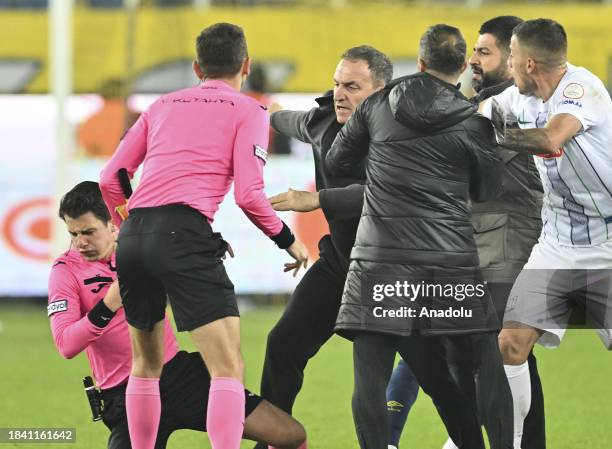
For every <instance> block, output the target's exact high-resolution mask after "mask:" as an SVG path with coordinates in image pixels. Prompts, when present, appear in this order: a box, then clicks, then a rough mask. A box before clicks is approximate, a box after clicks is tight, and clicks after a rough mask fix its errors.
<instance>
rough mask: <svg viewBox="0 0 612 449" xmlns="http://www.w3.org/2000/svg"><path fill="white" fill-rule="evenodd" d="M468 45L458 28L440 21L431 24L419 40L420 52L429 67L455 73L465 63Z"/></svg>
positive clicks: (450, 73)
mask: <svg viewBox="0 0 612 449" xmlns="http://www.w3.org/2000/svg"><path fill="white" fill-rule="evenodd" d="M466 51H467V47H466V44H465V39H464V38H463V35H462V34H461V31H459V29H458V28H455V27H454V26H450V25H446V24H443V23H439V24H437V25H433V26H430V27H429V28H428V29H427V31H425V33H423V36H421V40H420V42H419V53H420V57H421V59H422V60H423V61H424V62H425V64H426V65H427V68H428V69H431V70H435V71H437V72H440V73H443V74H445V75H455V74H457V73H459V72H460V71H461V67H462V66H463V64H464V63H465V55H466Z"/></svg>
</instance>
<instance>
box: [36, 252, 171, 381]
mask: <svg viewBox="0 0 612 449" xmlns="http://www.w3.org/2000/svg"><path fill="white" fill-rule="evenodd" d="M114 264H115V256H114V254H113V256H112V258H111V260H107V261H96V262H88V261H86V260H85V259H83V257H81V255H80V254H79V252H78V251H77V250H74V249H72V250H70V251H68V252H66V253H64V254H63V255H62V256H60V257H58V258H57V259H56V260H55V262H54V263H53V268H51V275H50V277H49V305H48V307H47V313H48V315H49V319H50V321H51V332H52V334H53V340H54V342H55V346H56V347H57V350H58V351H59V353H60V354H61V355H62V356H64V357H66V358H67V359H70V358H72V357H74V356H75V355H77V354H79V353H80V352H81V351H83V350H85V352H86V354H87V358H88V359H89V365H90V366H91V370H92V371H93V375H94V377H95V378H96V383H97V384H98V386H99V387H100V388H105V389H106V388H111V387H114V386H117V385H120V384H122V383H125V382H127V378H128V376H129V375H130V370H131V367H132V348H131V345H130V335H129V332H128V327H127V322H126V320H125V312H124V311H123V308H121V309H119V310H118V311H117V313H116V315H115V316H114V317H113V318H112V319H111V321H110V323H109V324H108V325H107V326H106V327H102V328H100V327H97V326H95V325H94V324H93V323H92V322H91V321H89V318H88V317H87V312H89V311H90V310H91V309H92V308H93V307H94V306H95V305H96V304H97V303H98V302H99V301H100V300H101V299H102V298H104V296H105V295H106V291H107V290H108V287H109V285H110V284H111V283H112V282H113V281H115V280H116V279H117V272H116V271H115V266H114ZM164 325H165V328H164V363H166V362H168V361H169V360H170V359H172V357H174V356H175V355H176V353H177V351H178V344H177V342H176V338H175V337H174V333H173V331H172V327H171V326H170V322H169V321H168V318H166V319H165V323H164Z"/></svg>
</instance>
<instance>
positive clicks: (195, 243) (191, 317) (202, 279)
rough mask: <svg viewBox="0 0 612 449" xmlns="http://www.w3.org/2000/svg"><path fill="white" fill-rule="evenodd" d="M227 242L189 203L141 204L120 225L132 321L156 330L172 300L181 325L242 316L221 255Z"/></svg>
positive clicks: (122, 276)
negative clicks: (154, 327)
mask: <svg viewBox="0 0 612 449" xmlns="http://www.w3.org/2000/svg"><path fill="white" fill-rule="evenodd" d="M226 250H227V242H226V241H225V240H223V239H222V238H221V234H219V233H215V232H212V229H211V227H210V224H209V223H208V220H207V219H206V217H204V216H203V215H202V214H201V213H199V212H198V211H196V210H195V209H192V208H190V207H188V206H184V205H180V204H171V205H167V206H159V207H147V208H136V209H132V210H131V211H130V216H129V217H128V219H127V220H126V221H125V222H124V223H123V225H122V226H121V230H120V232H119V240H118V245H117V277H118V279H119V287H120V290H121V298H122V299H123V306H124V308H125V315H126V318H127V321H128V323H130V324H131V325H132V326H134V327H136V328H138V329H141V330H145V331H151V330H152V329H153V326H154V325H155V323H157V322H159V321H161V320H162V319H163V318H164V315H165V308H166V296H167V297H168V299H169V300H170V305H171V306H172V311H173V313H174V319H175V322H176V327H177V329H178V330H179V331H191V330H194V329H196V328H197V327H200V326H202V325H204V324H208V323H211V322H213V321H215V320H218V319H220V318H225V317H228V316H239V312H238V305H237V304H236V296H235V294H234V285H233V284H232V282H231V281H230V279H229V277H228V276H227V273H226V271H225V267H224V266H223V260H222V259H221V257H222V256H223V255H224V254H225V252H226Z"/></svg>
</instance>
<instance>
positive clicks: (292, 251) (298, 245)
mask: <svg viewBox="0 0 612 449" xmlns="http://www.w3.org/2000/svg"><path fill="white" fill-rule="evenodd" d="M287 252H288V253H289V255H290V256H291V257H293V258H294V259H295V262H291V263H286V264H285V269H284V270H283V271H284V272H285V273H286V272H287V271H291V270H293V277H296V276H297V274H298V271H300V267H301V266H302V265H303V266H304V269H306V267H308V250H307V249H306V247H305V246H304V244H303V243H302V242H300V241H299V240H298V239H295V242H293V243H292V244H291V246H290V247H289V248H287Z"/></svg>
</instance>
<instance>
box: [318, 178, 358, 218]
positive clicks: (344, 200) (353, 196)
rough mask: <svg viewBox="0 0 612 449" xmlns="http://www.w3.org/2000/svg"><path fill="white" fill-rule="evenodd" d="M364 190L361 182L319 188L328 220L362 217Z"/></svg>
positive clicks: (320, 200)
mask: <svg viewBox="0 0 612 449" xmlns="http://www.w3.org/2000/svg"><path fill="white" fill-rule="evenodd" d="M363 191H364V186H363V185H361V184H351V185H350V186H346V187H337V188H335V189H322V190H319V203H320V204H321V210H323V213H324V214H325V218H326V219H327V221H328V222H329V221H332V220H336V219H341V220H342V219H347V218H357V217H360V216H361V209H362V208H363Z"/></svg>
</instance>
